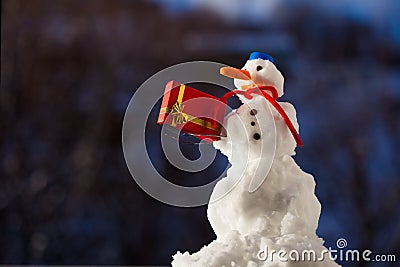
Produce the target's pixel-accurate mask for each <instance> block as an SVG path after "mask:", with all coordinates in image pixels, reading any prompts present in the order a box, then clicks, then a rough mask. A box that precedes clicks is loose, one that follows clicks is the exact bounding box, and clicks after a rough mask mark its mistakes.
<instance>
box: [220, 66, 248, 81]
mask: <svg viewBox="0 0 400 267" xmlns="http://www.w3.org/2000/svg"><path fill="white" fill-rule="evenodd" d="M219 73H221V74H222V75H224V76H226V77H229V78H234V79H239V80H251V75H250V72H248V71H247V70H241V69H237V68H232V67H222V68H221V69H220V70H219Z"/></svg>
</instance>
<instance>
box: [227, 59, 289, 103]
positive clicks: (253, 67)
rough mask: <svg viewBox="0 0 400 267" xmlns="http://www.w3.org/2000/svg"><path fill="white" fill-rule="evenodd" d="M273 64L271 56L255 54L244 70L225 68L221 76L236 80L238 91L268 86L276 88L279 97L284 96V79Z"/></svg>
mask: <svg viewBox="0 0 400 267" xmlns="http://www.w3.org/2000/svg"><path fill="white" fill-rule="evenodd" d="M273 62H274V60H273V58H272V57H271V56H270V55H267V54H264V53H261V52H253V53H251V54H250V57H249V59H248V60H247V62H246V64H245V65H244V66H243V68H242V69H237V68H233V67H223V68H221V74H222V75H225V76H228V77H230V78H234V84H235V86H236V88H237V89H241V90H246V89H249V88H252V87H257V86H264V85H268V86H273V87H275V88H276V90H277V92H278V96H282V95H283V82H284V78H283V76H282V74H281V72H280V71H279V70H278V69H277V68H276V67H275V65H274V63H273Z"/></svg>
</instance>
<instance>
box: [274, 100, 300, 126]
mask: <svg viewBox="0 0 400 267" xmlns="http://www.w3.org/2000/svg"><path fill="white" fill-rule="evenodd" d="M278 103H279V105H280V106H281V107H282V108H283V110H284V111H285V112H286V114H287V115H288V117H289V119H290V121H291V122H292V124H293V126H294V128H296V130H297V132H299V123H298V122H297V117H296V109H295V108H294V106H293V105H292V104H290V103H289V102H278Z"/></svg>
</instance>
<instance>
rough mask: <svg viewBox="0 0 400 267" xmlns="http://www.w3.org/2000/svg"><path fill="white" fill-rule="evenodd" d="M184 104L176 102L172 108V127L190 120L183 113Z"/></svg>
mask: <svg viewBox="0 0 400 267" xmlns="http://www.w3.org/2000/svg"><path fill="white" fill-rule="evenodd" d="M183 108H184V106H183V104H180V103H178V102H176V103H175V104H174V105H173V106H172V110H171V116H172V124H171V125H172V126H176V125H177V124H184V123H186V122H187V121H188V120H189V116H188V115H187V114H186V113H183Z"/></svg>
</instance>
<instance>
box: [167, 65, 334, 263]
mask: <svg viewBox="0 0 400 267" xmlns="http://www.w3.org/2000/svg"><path fill="white" fill-rule="evenodd" d="M260 64H263V65H262V66H263V69H266V70H269V71H268V73H266V74H265V75H264V76H265V77H267V79H266V80H265V81H264V82H263V81H262V80H260V79H261V78H260V77H259V78H257V79H258V84H263V85H274V86H275V87H277V89H278V94H279V95H282V94H283V76H282V75H281V74H280V72H279V71H278V70H277V69H276V67H275V66H274V65H273V64H272V63H271V62H269V61H263V60H251V61H248V62H247V63H246V65H245V67H244V69H247V70H249V71H250V73H251V74H252V77H253V79H254V77H255V76H256V74H255V71H256V66H257V65H260ZM248 83H250V82H249V81H238V80H235V85H236V87H238V88H241V86H243V85H246V84H248ZM240 98H241V100H242V102H244V104H243V105H242V106H240V107H239V108H238V109H237V110H234V111H232V112H231V113H230V114H229V115H228V116H227V117H226V118H225V120H224V128H225V129H226V131H227V137H226V138H221V140H219V141H215V142H214V143H213V145H214V147H215V148H216V149H219V150H220V151H221V152H222V153H223V154H224V155H226V156H227V157H228V159H229V162H230V163H231V165H232V166H231V167H230V168H229V169H228V171H227V177H224V178H222V179H221V180H220V181H219V182H218V183H217V185H216V186H215V188H214V191H213V193H212V196H211V200H210V203H209V205H208V211H207V213H208V219H209V221H210V224H211V226H212V228H213V230H214V232H215V234H216V235H217V239H216V240H214V241H213V242H211V243H210V244H209V245H207V246H204V247H203V248H202V249H201V250H200V251H198V252H196V253H193V254H189V253H188V252H185V253H183V254H182V253H180V252H178V253H177V254H175V255H174V256H173V261H172V266H174V267H187V266H201V267H203V266H226V267H228V266H241V267H250V266H251V267H254V266H276V267H278V266H309V267H312V266H325V267H331V266H332V267H333V266H339V265H338V264H336V263H335V262H334V261H332V260H330V259H329V257H328V255H327V254H325V257H324V258H325V259H324V260H323V261H313V260H312V261H291V260H290V258H289V257H288V255H286V258H287V259H288V261H282V260H280V259H279V258H278V257H277V255H275V257H273V256H272V257H271V256H270V257H268V258H267V259H265V258H263V257H260V255H261V254H260V251H261V250H264V251H265V250H266V248H267V249H268V251H269V252H271V251H272V250H275V251H279V250H283V251H285V252H286V253H292V250H296V251H297V252H298V253H300V255H301V253H302V252H303V251H305V250H313V251H314V252H315V253H316V255H317V256H320V255H321V251H323V250H326V248H325V247H324V246H323V243H324V242H323V240H322V239H321V238H319V237H318V236H317V235H316V229H317V227H318V220H319V215H320V211H321V205H320V203H319V201H318V199H317V197H316V196H315V194H314V189H315V181H314V178H313V176H312V175H310V174H308V173H306V172H304V171H302V170H301V169H300V167H299V166H298V165H297V164H296V162H295V161H294V159H293V158H292V157H291V156H293V155H295V148H296V142H295V140H294V138H293V136H292V134H291V133H290V131H289V129H288V127H287V126H286V124H285V122H284V120H283V119H282V118H281V116H280V115H279V113H278V112H277V111H276V110H275V109H274V108H273V107H272V105H271V104H270V103H268V102H267V101H266V100H265V99H264V98H263V97H262V96H258V95H257V96H254V97H253V99H251V100H247V99H245V98H244V97H240ZM280 105H281V106H282V108H283V109H284V110H285V112H286V113H287V114H288V116H289V118H290V120H291V121H292V123H293V125H294V126H295V128H296V129H297V130H298V123H297V119H296V111H295V109H294V107H293V106H292V105H291V104H290V103H280ZM254 114H255V115H254ZM274 129H276V132H275V131H274ZM255 134H258V135H259V136H257V135H255ZM255 137H259V138H255ZM260 175H261V176H260ZM262 175H264V176H262ZM255 176H260V177H261V178H263V179H261V181H262V183H261V185H260V187H258V189H257V190H256V191H254V192H249V185H250V184H251V183H252V181H253V180H254V177H255ZM261 256H265V255H261Z"/></svg>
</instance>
